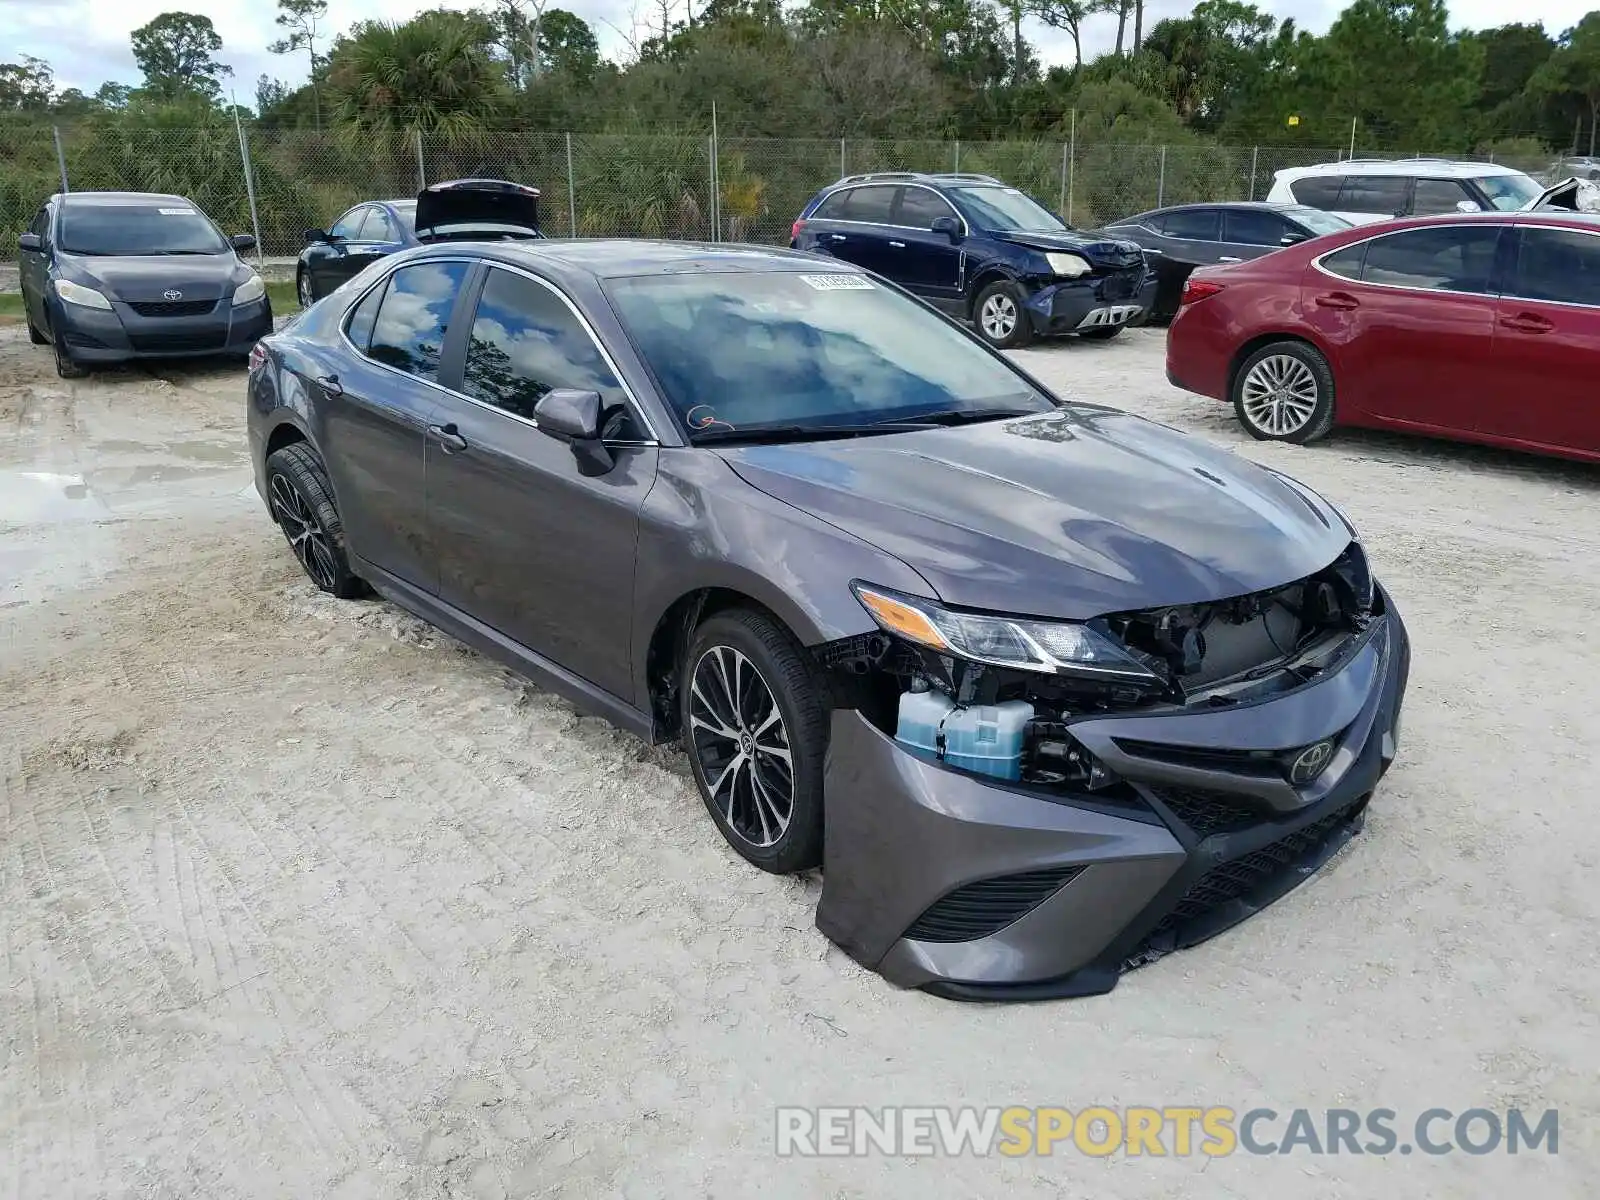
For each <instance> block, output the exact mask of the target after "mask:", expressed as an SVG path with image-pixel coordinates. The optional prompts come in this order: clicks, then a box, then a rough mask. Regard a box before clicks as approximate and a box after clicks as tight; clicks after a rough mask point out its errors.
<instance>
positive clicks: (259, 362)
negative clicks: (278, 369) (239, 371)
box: [250, 342, 267, 375]
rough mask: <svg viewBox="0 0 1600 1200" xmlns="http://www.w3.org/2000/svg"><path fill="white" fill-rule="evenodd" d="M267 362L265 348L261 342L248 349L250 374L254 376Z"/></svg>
mask: <svg viewBox="0 0 1600 1200" xmlns="http://www.w3.org/2000/svg"><path fill="white" fill-rule="evenodd" d="M266 361H267V348H266V346H265V345H263V344H262V343H261V342H257V343H256V344H255V345H254V346H251V347H250V374H252V375H254V374H255V373H256V372H257V371H259V370H260V369H261V368H262V367H263V366H264V365H265V364H266Z"/></svg>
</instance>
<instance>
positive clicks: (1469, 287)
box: [1361, 225, 1500, 292]
mask: <svg viewBox="0 0 1600 1200" xmlns="http://www.w3.org/2000/svg"><path fill="white" fill-rule="evenodd" d="M1499 241H1500V229H1499V227H1498V226H1494V225H1477V226H1470V225H1448V226H1443V227H1440V228H1437V229H1408V230H1406V231H1404V232H1403V233H1392V234H1390V235H1389V236H1387V237H1381V238H1376V239H1374V240H1373V241H1372V242H1371V243H1369V244H1368V246H1367V261H1366V263H1365V265H1364V266H1363V267H1362V270H1361V281H1362V282H1363V283H1382V284H1387V285H1389V286H1390V287H1407V288H1426V289H1427V290H1429V291H1447V292H1487V291H1488V290H1489V282H1490V280H1491V279H1492V278H1493V276H1494V254H1495V246H1496V245H1497V244H1498V243H1499Z"/></svg>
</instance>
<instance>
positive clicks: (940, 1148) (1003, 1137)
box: [775, 1105, 1560, 1158]
mask: <svg viewBox="0 0 1600 1200" xmlns="http://www.w3.org/2000/svg"><path fill="white" fill-rule="evenodd" d="M775 1149H776V1151H777V1153H778V1154H779V1155H780V1156H784V1157H789V1156H801V1157H810V1156H830V1157H831V1156H838V1157H852V1156H865V1155H873V1154H885V1155H895V1156H904V1155H942V1156H946V1157H957V1156H963V1155H971V1156H977V1157H982V1156H985V1155H991V1154H1000V1155H1003V1156H1006V1157H1019V1156H1022V1155H1030V1154H1032V1155H1050V1154H1057V1153H1077V1154H1085V1155H1089V1156H1091V1157H1101V1158H1103V1157H1106V1156H1109V1155H1113V1154H1119V1153H1120V1154H1123V1155H1125V1156H1127V1157H1129V1158H1133V1157H1139V1156H1148V1157H1168V1156H1173V1157H1187V1156H1189V1155H1193V1154H1200V1155H1205V1156H1207V1157H1211V1158H1222V1157H1226V1156H1228V1155H1231V1154H1239V1153H1244V1154H1256V1155H1267V1154H1307V1155H1324V1154H1341V1155H1352V1154H1353V1155H1390V1154H1424V1155H1445V1154H1471V1155H1485V1154H1534V1153H1542V1154H1557V1153H1559V1150H1560V1120H1559V1116H1558V1114H1557V1111H1556V1110H1555V1109H1546V1110H1544V1111H1543V1112H1541V1113H1537V1114H1534V1113H1524V1112H1523V1111H1522V1110H1521V1109H1516V1108H1513V1109H1508V1110H1507V1111H1505V1112H1504V1113H1499V1112H1495V1111H1493V1110H1491V1109H1487V1108H1469V1109H1465V1110H1462V1111H1460V1112H1455V1111H1453V1110H1451V1109H1448V1108H1430V1109H1426V1110H1424V1111H1423V1112H1421V1113H1419V1114H1417V1115H1416V1116H1415V1117H1412V1118H1402V1117H1401V1116H1400V1115H1399V1114H1398V1113H1396V1112H1395V1110H1394V1109H1390V1108H1372V1109H1365V1110H1358V1109H1353V1108H1329V1109H1307V1108H1294V1109H1287V1110H1283V1111H1279V1110H1277V1109H1272V1108H1252V1109H1247V1110H1245V1111H1243V1112H1239V1111H1237V1110H1235V1109H1232V1108H1225V1107H1220V1106H1211V1107H1200V1106H1198V1105H1196V1106H1193V1107H1181V1106H1166V1107H1159V1108H1158V1107H1144V1106H1134V1107H1123V1108H1112V1107H1109V1106H1102V1105H1093V1106H1090V1107H1088V1108H1082V1109H1077V1110H1072V1109H1066V1108H1053V1107H1052V1108H1029V1107H1023V1106H1017V1105H1013V1106H1010V1107H1005V1108H1001V1107H992V1108H971V1107H965V1108H939V1107H926V1108H878V1109H872V1108H865V1107H856V1108H779V1109H778V1110H777V1128H776V1145H775Z"/></svg>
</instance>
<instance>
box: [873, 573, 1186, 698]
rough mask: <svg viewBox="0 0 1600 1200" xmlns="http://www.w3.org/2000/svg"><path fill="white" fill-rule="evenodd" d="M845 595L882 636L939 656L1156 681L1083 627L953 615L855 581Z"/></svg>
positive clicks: (1140, 665) (1058, 672) (1130, 658)
mask: <svg viewBox="0 0 1600 1200" xmlns="http://www.w3.org/2000/svg"><path fill="white" fill-rule="evenodd" d="M851 590H852V591H853V592H855V596H856V599H857V600H859V601H861V605H862V607H863V608H865V609H866V610H867V612H869V613H871V614H872V619H873V620H874V621H876V622H877V623H878V625H879V627H880V628H881V629H883V631H884V632H885V633H892V634H894V635H895V636H897V637H900V638H904V639H905V640H906V641H908V642H912V643H915V644H916V645H918V646H925V647H927V648H928V649H930V650H934V651H938V652H939V653H942V654H949V655H953V656H954V657H956V658H964V659H967V660H968V661H970V662H978V663H985V664H987V665H989V666H995V667H1011V668H1013V669H1014V670H1018V671H1036V672H1038V673H1040V674H1044V675H1085V676H1091V677H1094V678H1099V679H1104V680H1105V681H1106V682H1108V683H1110V682H1119V681H1120V682H1125V683H1146V684H1159V683H1160V682H1161V680H1160V678H1159V677H1158V676H1157V675H1156V674H1155V672H1153V671H1152V670H1151V669H1150V668H1149V667H1147V666H1146V665H1145V664H1144V663H1142V662H1140V661H1139V660H1138V659H1137V658H1136V657H1134V656H1133V654H1131V653H1130V652H1129V651H1127V650H1125V649H1123V648H1122V647H1121V646H1118V645H1117V644H1116V643H1115V642H1113V641H1112V640H1111V639H1110V638H1109V637H1107V636H1106V635H1105V634H1103V633H1100V632H1098V631H1097V630H1095V629H1093V628H1091V627H1090V626H1088V625H1080V624H1077V623H1075V622H1071V621H1037V620H1033V619H1031V618H1028V617H1006V616H1000V615H997V614H995V615H992V614H987V613H965V612H955V611H953V610H951V609H948V608H946V607H945V606H944V605H942V604H937V603H935V602H934V601H932V600H924V599H921V598H919V597H916V596H907V595H905V594H904V593H901V592H895V591H890V590H889V589H887V588H880V587H873V586H872V585H870V584H865V583H859V582H858V583H853V584H851Z"/></svg>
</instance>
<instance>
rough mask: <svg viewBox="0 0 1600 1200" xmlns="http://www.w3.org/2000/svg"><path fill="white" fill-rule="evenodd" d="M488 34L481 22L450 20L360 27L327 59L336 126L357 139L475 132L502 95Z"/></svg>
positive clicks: (439, 17) (448, 15)
mask: <svg viewBox="0 0 1600 1200" xmlns="http://www.w3.org/2000/svg"><path fill="white" fill-rule="evenodd" d="M486 33H488V31H487V29H486V27H484V26H483V25H482V22H475V21H473V20H472V19H471V18H470V17H465V16H462V15H460V14H457V13H452V12H439V11H435V12H429V13H424V14H422V15H421V16H419V17H417V18H415V19H414V20H411V21H407V22H405V23H404V24H391V23H388V22H385V21H366V22H362V23H361V24H359V25H357V26H356V27H355V28H354V29H353V30H352V31H351V33H350V36H349V37H347V38H345V39H343V40H341V41H340V42H339V43H338V44H337V45H336V46H335V47H334V49H333V53H332V55H331V56H330V57H331V65H330V69H329V72H328V89H329V92H330V93H331V96H332V99H333V103H334V114H335V120H336V121H337V122H339V123H340V124H342V125H345V126H347V127H348V128H349V129H350V130H352V131H354V132H356V133H358V134H369V133H375V132H387V131H392V130H404V131H406V132H412V131H416V132H421V133H439V134H446V135H451V134H457V135H459V134H469V133H475V132H478V131H479V130H481V129H483V127H484V126H485V125H486V124H488V123H489V121H490V120H491V119H492V118H493V116H494V114H495V112H496V111H497V108H498V105H499V103H500V101H501V100H502V98H503V95H504V91H505V73H504V71H503V70H502V69H501V67H500V66H499V65H498V64H497V63H495V62H494V61H493V59H492V57H491V55H490V52H489V48H488V44H487V38H486V36H485V35H486ZM492 36H493V35H492V34H488V37H492Z"/></svg>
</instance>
